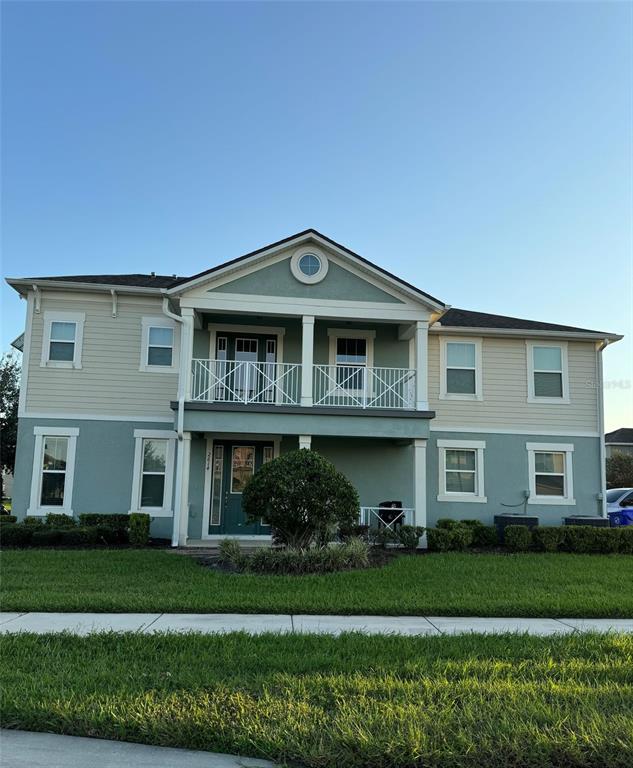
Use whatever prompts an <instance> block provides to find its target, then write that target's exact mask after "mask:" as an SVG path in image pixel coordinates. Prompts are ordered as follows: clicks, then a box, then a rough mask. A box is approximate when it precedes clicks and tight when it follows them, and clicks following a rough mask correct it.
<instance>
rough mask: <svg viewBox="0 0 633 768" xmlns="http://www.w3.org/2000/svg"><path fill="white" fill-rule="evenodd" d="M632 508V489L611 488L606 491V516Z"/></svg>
mask: <svg viewBox="0 0 633 768" xmlns="http://www.w3.org/2000/svg"><path fill="white" fill-rule="evenodd" d="M627 507H628V508H633V488H611V489H610V490H608V491H607V515H608V514H609V513H611V512H620V511H621V510H622V509H625V508H627Z"/></svg>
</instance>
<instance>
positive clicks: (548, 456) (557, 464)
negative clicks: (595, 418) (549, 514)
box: [526, 443, 576, 504]
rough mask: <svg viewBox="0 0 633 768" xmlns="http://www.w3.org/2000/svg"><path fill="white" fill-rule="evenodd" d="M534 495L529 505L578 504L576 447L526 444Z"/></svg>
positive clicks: (531, 486) (531, 493)
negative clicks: (575, 494) (576, 498)
mask: <svg viewBox="0 0 633 768" xmlns="http://www.w3.org/2000/svg"><path fill="white" fill-rule="evenodd" d="M526 448H527V452H528V472H529V481H530V497H529V499H528V504H575V503H576V502H575V501H574V498H573V496H574V492H573V476H572V456H573V451H574V446H573V445H570V444H566V443H565V444H559V443H526Z"/></svg>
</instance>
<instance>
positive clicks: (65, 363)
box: [40, 360, 81, 369]
mask: <svg viewBox="0 0 633 768" xmlns="http://www.w3.org/2000/svg"><path fill="white" fill-rule="evenodd" d="M40 368H66V369H69V368H70V369H72V368H77V369H79V368H81V363H74V362H73V361H72V360H46V361H45V362H43V363H40Z"/></svg>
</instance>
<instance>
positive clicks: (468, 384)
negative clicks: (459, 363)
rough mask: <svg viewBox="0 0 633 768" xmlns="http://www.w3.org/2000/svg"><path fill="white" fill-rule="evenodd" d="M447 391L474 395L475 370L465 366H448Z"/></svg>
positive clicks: (455, 393)
mask: <svg viewBox="0 0 633 768" xmlns="http://www.w3.org/2000/svg"><path fill="white" fill-rule="evenodd" d="M446 391H447V392H448V393H449V394H454V395H457V394H460V395H474V394H475V371H474V370H472V371H470V370H467V369H463V368H447V369H446Z"/></svg>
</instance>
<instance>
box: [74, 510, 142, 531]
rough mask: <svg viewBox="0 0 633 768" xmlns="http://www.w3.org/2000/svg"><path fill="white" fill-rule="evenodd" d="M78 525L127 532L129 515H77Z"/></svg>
mask: <svg viewBox="0 0 633 768" xmlns="http://www.w3.org/2000/svg"><path fill="white" fill-rule="evenodd" d="M79 523H80V525H86V526H102V525H107V526H108V527H109V528H115V529H116V530H123V531H127V530H128V528H129V527H130V515H119V514H116V515H96V514H82V515H79Z"/></svg>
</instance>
